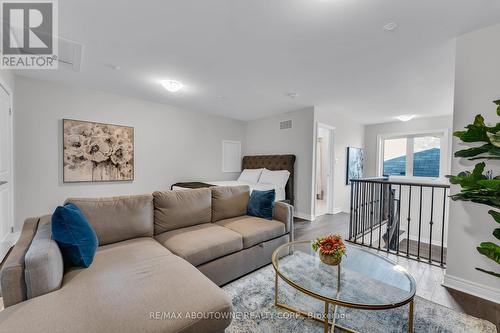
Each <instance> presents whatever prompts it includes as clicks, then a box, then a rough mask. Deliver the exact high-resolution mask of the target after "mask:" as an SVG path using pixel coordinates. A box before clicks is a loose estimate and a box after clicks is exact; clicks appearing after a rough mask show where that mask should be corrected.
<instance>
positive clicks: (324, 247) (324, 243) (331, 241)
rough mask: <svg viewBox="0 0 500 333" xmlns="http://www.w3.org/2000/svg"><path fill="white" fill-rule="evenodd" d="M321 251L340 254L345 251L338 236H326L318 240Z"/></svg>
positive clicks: (327, 253)
mask: <svg viewBox="0 0 500 333" xmlns="http://www.w3.org/2000/svg"><path fill="white" fill-rule="evenodd" d="M318 247H319V250H320V252H321V253H323V254H326V255H335V256H342V255H343V254H344V253H345V245H344V242H343V241H342V238H340V236H338V235H335V236H328V237H325V238H323V239H320V240H318Z"/></svg>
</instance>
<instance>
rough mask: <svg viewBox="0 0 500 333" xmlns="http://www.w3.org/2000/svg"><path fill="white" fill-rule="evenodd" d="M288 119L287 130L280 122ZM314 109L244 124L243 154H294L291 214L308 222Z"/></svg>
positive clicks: (311, 184) (310, 196)
mask: <svg viewBox="0 0 500 333" xmlns="http://www.w3.org/2000/svg"><path fill="white" fill-rule="evenodd" d="M284 120H292V123H293V127H292V128H291V129H284V130H280V122H281V121H284ZM314 140H315V138H314V108H313V107H310V108H305V109H301V110H298V111H294V112H287V113H282V114H279V115H277V116H272V117H268V118H263V119H258V120H253V121H249V122H247V123H246V143H245V146H246V147H245V155H268V154H295V155H296V158H297V159H296V162H295V212H296V215H297V216H298V217H301V218H306V219H310V218H311V215H312V210H311V205H312V203H311V201H312V193H313V183H312V175H313V169H312V168H313V158H314V155H313V142H314Z"/></svg>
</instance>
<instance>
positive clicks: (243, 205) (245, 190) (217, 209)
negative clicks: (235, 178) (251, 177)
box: [211, 185, 250, 222]
mask: <svg viewBox="0 0 500 333" xmlns="http://www.w3.org/2000/svg"><path fill="white" fill-rule="evenodd" d="M211 190H212V222H216V221H220V220H223V219H228V218H231V217H236V216H241V215H246V213H247V206H248V200H249V198H250V187H248V186H247V185H243V186H215V187H212V188H211Z"/></svg>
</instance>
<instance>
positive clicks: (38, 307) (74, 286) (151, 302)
mask: <svg viewBox="0 0 500 333" xmlns="http://www.w3.org/2000/svg"><path fill="white" fill-rule="evenodd" d="M231 311H232V305H231V300H230V299H229V298H228V297H227V296H226V295H225V294H224V292H223V291H222V290H221V289H220V288H218V287H217V286H216V285H215V284H213V283H212V282H211V281H210V280H209V279H208V278H206V277H205V276H204V275H203V274H202V273H201V272H199V271H198V270H197V269H196V268H195V267H193V266H192V265H190V264H189V263H188V262H186V261H185V260H183V259H181V258H179V257H177V256H175V255H173V254H172V253H170V252H169V251H168V250H167V249H165V248H164V247H163V246H161V245H160V244H159V243H158V242H156V241H155V240H154V239H152V238H150V237H143V238H136V239H131V240H128V241H124V242H119V243H115V244H111V245H107V246H102V247H99V249H98V250H97V253H96V256H95V259H94V263H93V264H92V266H90V267H89V268H87V269H81V268H79V269H72V270H70V271H69V272H67V273H66V274H65V276H64V281H63V285H62V288H61V289H59V290H57V291H54V292H51V293H49V294H46V295H43V296H40V297H36V298H32V299H30V300H28V301H26V302H23V303H20V304H17V305H15V306H13V307H11V308H7V309H5V310H4V311H2V312H0V332H30V333H39V332H40V333H41V332H44V333H45V332H51V333H63V332H64V333H66V332H107V333H115V332H116V333H128V332H144V333H153V332H155V333H157V332H176V333H177V332H223V331H224V328H225V327H227V326H228V325H229V323H230V321H231V319H230V316H229V314H230V312H231ZM169 313H170V314H172V313H175V314H177V313H180V314H181V318H176V319H174V317H170V318H168V317H165V316H166V315H167V314H169ZM186 313H189V314H191V313H207V314H209V315H207V316H206V317H202V316H199V317H195V316H191V318H188V317H187V316H185V314H186ZM210 314H212V316H210ZM220 316H222V317H223V318H224V319H215V318H219V317H220Z"/></svg>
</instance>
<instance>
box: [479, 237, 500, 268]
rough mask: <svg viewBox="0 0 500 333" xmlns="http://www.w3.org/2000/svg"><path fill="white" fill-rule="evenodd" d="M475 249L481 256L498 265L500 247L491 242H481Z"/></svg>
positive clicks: (499, 261) (499, 262)
mask: <svg viewBox="0 0 500 333" xmlns="http://www.w3.org/2000/svg"><path fill="white" fill-rule="evenodd" d="M476 249H477V251H478V252H479V253H481V254H482V255H484V256H486V257H488V258H490V259H491V260H493V261H495V262H496V263H497V264H500V246H498V245H496V244H495V243H492V242H483V243H481V244H479V246H478V247H477V248H476Z"/></svg>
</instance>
